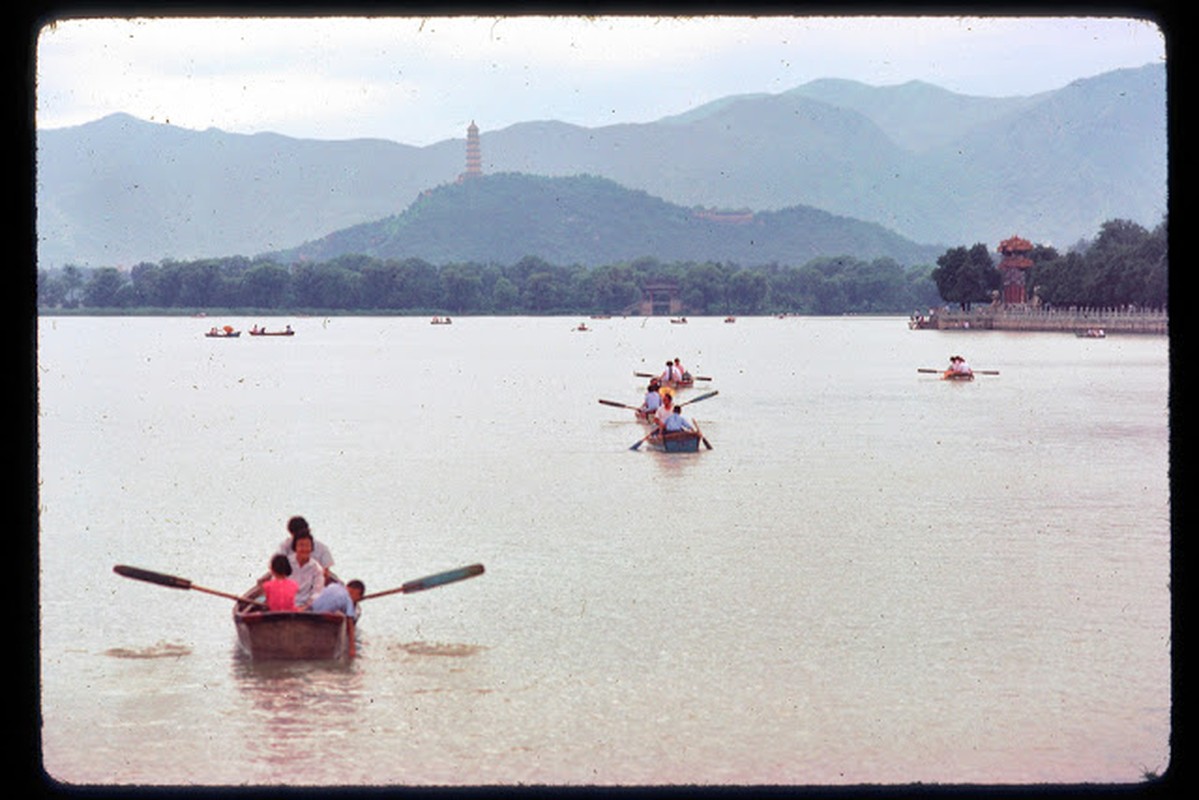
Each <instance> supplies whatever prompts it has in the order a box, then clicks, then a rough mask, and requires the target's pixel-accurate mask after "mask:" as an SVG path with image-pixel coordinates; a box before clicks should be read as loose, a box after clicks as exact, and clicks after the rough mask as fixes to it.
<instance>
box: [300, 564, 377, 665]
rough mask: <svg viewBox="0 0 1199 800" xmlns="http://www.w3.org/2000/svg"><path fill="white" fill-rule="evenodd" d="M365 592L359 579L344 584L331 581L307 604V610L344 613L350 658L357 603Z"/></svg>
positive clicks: (352, 647) (353, 651)
mask: <svg viewBox="0 0 1199 800" xmlns="http://www.w3.org/2000/svg"><path fill="white" fill-rule="evenodd" d="M364 594H366V586H365V585H364V584H363V583H362V581H359V580H353V581H350V582H348V583H346V584H345V585H344V586H343V585H342V584H340V583H331V584H329V585H328V586H326V587H325V588H324V589H322V590H321V593H320V594H318V595H317V596H316V599H315V600H313V601H312V604H311V605H310V606H309V608H308V610H309V611H315V612H319V613H326V614H344V615H345V618H346V641H347V642H348V643H349V654H350V658H353V657H354V655H355V651H356V650H357V648H356V646H355V636H354V625H355V624H356V623H357V621H358V603H359V602H360V601H361V600H362V596H363V595H364Z"/></svg>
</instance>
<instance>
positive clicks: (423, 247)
mask: <svg viewBox="0 0 1199 800" xmlns="http://www.w3.org/2000/svg"><path fill="white" fill-rule="evenodd" d="M941 252H943V249H940V248H936V247H931V246H928V245H918V244H916V243H914V242H911V241H909V240H906V239H904V238H902V237H900V236H898V235H897V234H895V233H893V232H891V231H888V230H886V229H885V228H883V227H882V226H880V225H876V224H873V223H867V222H862V221H860V220H854V219H848V218H845V217H837V216H834V215H832V214H829V213H827V212H824V211H819V210H817V209H813V208H805V207H796V208H790V209H785V210H781V211H772V212H760V213H756V214H754V213H741V214H737V213H718V212H712V211H709V210H705V209H698V208H684V207H682V206H678V205H674V204H672V203H667V202H666V201H664V200H661V199H659V198H656V197H652V196H650V195H648V194H646V193H645V192H640V191H634V190H630V189H626V188H624V187H622V186H620V185H619V184H617V183H615V182H613V181H610V180H608V179H606V178H597V177H593V176H576V177H561V178H547V177H542V176H533V175H527V174H523V173H503V174H499V175H485V176H482V177H479V178H474V179H471V180H465V181H462V182H460V183H454V184H450V185H445V186H441V187H438V188H436V189H433V190H431V191H429V192H426V193H424V194H423V195H422V196H421V197H420V198H418V199H417V201H416V202H415V203H413V204H412V205H411V206H410V207H409V208H408V209H407V210H406V211H404V212H403V213H402V214H399V215H394V216H391V217H388V218H386V219H383V220H379V221H377V222H371V223H364V224H362V225H355V226H352V227H350V228H346V229H344V230H340V231H337V232H335V233H332V234H330V235H328V236H326V237H323V238H321V239H319V240H316V241H313V242H308V243H306V244H304V245H301V246H300V247H297V248H293V249H290V250H286V251H283V252H280V253H274V254H272V255H274V256H275V257H277V258H278V259H280V260H283V261H286V262H290V261H328V260H331V259H333V258H336V257H337V256H341V255H346V254H351V253H352V254H365V255H369V256H373V257H375V258H380V259H387V258H395V259H403V258H408V257H416V258H421V259H424V260H426V261H429V262H431V263H449V262H468V261H473V262H477V263H499V264H514V263H516V262H517V261H519V260H520V259H522V258H524V257H525V256H530V255H532V256H538V257H540V258H542V259H544V260H546V261H547V262H549V263H551V264H559V265H572V264H580V265H583V266H598V265H602V264H614V263H618V262H622V261H631V260H634V259H637V258H640V257H642V256H650V257H654V258H657V259H659V260H661V261H665V262H676V261H680V262H682V261H695V262H703V261H722V262H731V263H736V264H740V265H741V266H755V265H761V264H767V263H771V262H776V263H779V264H786V265H794V266H800V265H803V264H805V263H807V262H809V261H811V260H812V259H814V258H817V257H819V256H838V255H846V256H852V257H855V258H858V259H861V260H873V259H875V258H883V257H891V258H894V259H895V260H896V261H897V262H898V263H900V264H903V265H913V264H918V263H925V264H931V263H933V262H934V261H935V260H936V258H937V256H938V255H940V254H941Z"/></svg>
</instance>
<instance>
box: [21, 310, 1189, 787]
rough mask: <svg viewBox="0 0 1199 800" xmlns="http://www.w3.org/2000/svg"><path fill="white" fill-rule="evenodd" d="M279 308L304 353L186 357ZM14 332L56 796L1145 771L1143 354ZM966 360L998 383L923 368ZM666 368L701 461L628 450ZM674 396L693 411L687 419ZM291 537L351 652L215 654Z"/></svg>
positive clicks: (773, 324)
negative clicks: (466, 575) (28, 346)
mask: <svg viewBox="0 0 1199 800" xmlns="http://www.w3.org/2000/svg"><path fill="white" fill-rule="evenodd" d="M264 321H265V322H267V323H268V324H269V327H271V328H272V329H275V328H279V327H282V326H283V325H284V324H287V323H290V324H291V325H292V326H293V327H294V328H295V329H296V331H297V334H296V336H294V337H292V338H261V337H256V338H251V337H249V336H247V335H243V336H242V337H241V338H240V339H230V340H211V339H206V338H204V337H203V335H202V334H203V332H204V331H205V330H207V329H208V328H209V327H210V326H211V325H213V324H217V325H220V324H224V323H226V322H228V323H230V324H233V325H235V326H236V327H238V328H240V329H242V330H245V329H247V328H248V327H249V326H250V325H252V324H253V323H256V322H257V323H261V322H264ZM579 321H580V320H578V319H573V318H571V319H567V318H549V319H546V318H539V319H527V318H506V319H505V318H486V319H474V318H455V321H454V324H453V325H445V326H433V325H429V324H428V320H425V319H391V318H330V319H323V318H315V317H313V318H292V319H270V320H259V319H228V320H225V319H220V320H218V319H207V320H196V319H178V318H174V319H123V318H121V319H86V318H43V319H40V320H39V325H38V332H39V349H38V365H37V369H38V378H39V384H40V385H39V398H38V401H39V406H40V408H39V425H40V432H39V437H40V464H39V470H40V474H39V479H40V491H41V494H40V514H41V529H40V556H41V572H40V593H41V596H40V612H41V618H40V622H41V641H40V648H41V670H42V673H41V680H42V697H41V709H42V717H43V723H44V724H43V730H42V756H43V766H44V769H45V770H46V772H47V773H48V775H49V776H50V777H51V778H53V779H55V780H57V781H61V782H65V783H71V784H103V785H113V784H150V785H204V786H208V785H229V784H234V785H243V784H289V785H318V786H319V785H345V784H354V785H368V784H369V785H432V784H448V785H453V786H461V785H495V784H500V785H510V784H517V783H524V784H552V785H579V784H599V785H614V784H620V785H646V784H680V783H681V784H788V785H846V784H860V783H884V784H887V783H908V782H913V781H921V782H928V783H937V782H940V783H965V782H969V783H1005V784H1027V783H1040V782H1050V783H1076V782H1100V783H1113V782H1114V783H1137V782H1140V781H1141V780H1143V776H1144V773H1145V772H1146V771H1151V772H1155V773H1158V774H1160V773H1162V772H1164V771H1165V770H1166V769H1167V768H1168V767H1169V763H1170V757H1171V754H1170V733H1171V717H1170V715H1171V702H1172V698H1171V684H1170V682H1171V654H1170V647H1171V642H1170V633H1171V628H1170V603H1171V589H1170V488H1169V480H1168V469H1169V458H1168V450H1169V425H1168V409H1167V398H1168V391H1169V365H1168V341H1167V340H1166V339H1165V338H1164V337H1121V336H1109V338H1107V339H1103V340H1087V339H1079V338H1076V337H1074V336H1070V335H1063V334H1049V333H1045V334H1038V333H1022V334H1007V333H1000V332H983V331H977V332H969V331H966V332H960V331H958V332H935V331H909V330H908V329H907V327H906V324H905V320H904V319H902V318H802V317H789V318H785V319H776V318H773V317H769V318H739V319H738V320H737V321H736V323H734V324H726V323H724V322H723V321H722V320H721V319H718V318H692V319H691V320H690V323H689V324H687V325H672V324H670V323H669V321H668V320H667V319H665V318H651V319H642V318H628V319H610V320H588V321H587V322H588V324H589V326H590V327H592V328H593V330H591V331H590V332H586V333H583V332H575V331H574V330H573V328H574V326H575V325H576V324H578V322H579ZM953 353H961V354H963V355H965V356H966V357H967V358H968V359H969V361H970V362H971V364H972V365H973V366H974V367H975V368H976V369H995V370H999V372H1000V374H999V375H998V376H988V377H980V378H979V379H977V380H975V381H974V382H972V383H968V384H957V383H950V382H947V381H941V380H938V379H936V378H935V377H930V376H928V375H922V374H919V373H918V372H917V371H916V370H917V368H919V367H941V366H943V365H944V364H945V363H946V361H947V359H948V357H949V355H951V354H953ZM674 356H679V357H680V358H682V360H683V363H684V364H685V365H686V366H687V367H688V368H689V369H690V370H691V371H692V372H694V373H695V374H697V375H704V376H710V377H711V378H712V380H711V382H700V383H699V384H698V385H697V388H696V389H694V390H691V392H690V396H692V397H695V396H698V395H699V394H701V393H702V392H703V391H704V390H705V389H708V390H710V389H718V390H719V392H720V393H719V395H718V396H716V397H713V398H710V399H708V400H704V401H702V402H698V403H696V404H695V405H693V406H691V407H689V408H688V409H686V413H687V415H688V416H691V417H694V418H695V419H696V420H697V421H698V422H699V424H700V425H701V426H702V429H703V431H704V433H705V435H706V436H707V438H708V440H709V442H710V443H711V444H712V449H711V450H701V451H700V452H699V453H696V454H669V455H668V454H663V453H657V452H652V451H649V450H647V449H646V448H641V449H640V450H637V451H631V450H630V449H629V448H630V446H631V445H632V444H633V443H634V442H636V441H637V440H638V439H640V438H641V437H642V436H643V434H644V432H645V429H644V428H643V427H642V426H641V425H640V424H638V423H637V422H635V421H634V420H633V419H632V413H631V412H628V411H625V410H623V409H620V408H614V407H611V406H607V405H602V404H599V403H598V402H597V400H599V399H601V398H602V399H608V400H613V401H616V402H622V403H628V404H630V405H635V404H636V403H638V402H639V400H640V396H641V394H642V390H643V387H644V381H643V380H641V379H639V378H636V377H634V375H633V373H634V372H635V371H641V372H656V371H658V370H659V369H660V367H661V364H662V363H663V362H664V361H665V360H666V358H668V357H674ZM686 396H687V395H686V394H684V396H683V399H686ZM293 514H302V515H304V516H305V517H307V518H308V520H309V522H310V523H311V524H312V527H313V530H314V533H315V535H316V537H317V538H318V539H320V540H322V541H324V542H326V543H327V544H328V545H329V547H330V548H331V550H332V551H333V555H334V558H335V560H336V567H335V569H336V570H337V571H338V573H339V574H340V575H341V576H342V577H343V578H347V579H348V578H352V577H358V578H361V579H363V580H364V581H365V582H366V585H367V589H368V592H369V591H381V590H384V589H389V588H394V587H397V586H399V585H400V584H402V583H404V582H405V581H407V580H410V579H413V578H417V577H421V576H423V575H427V574H430V573H433V572H439V571H441V570H445V569H450V568H453V567H457V566H462V565H465V564H470V563H475V562H481V563H483V564H484V565H485V566H486V568H487V572H486V574H484V575H482V576H480V577H477V578H475V579H473V580H470V581H465V582H462V583H457V584H453V585H450V586H445V587H441V588H438V589H435V590H432V591H428V592H423V593H420V594H414V595H402V594H397V595H391V596H388V597H382V598H376V599H373V600H368V601H366V602H364V604H363V619H362V622H361V626H360V636H359V657H358V658H357V659H356V660H355V661H353V663H351V664H349V665H342V666H330V665H322V664H311V663H309V664H283V665H278V664H275V665H270V664H260V663H252V662H250V661H248V660H247V659H245V658H244V657H243V656H241V655H240V654H239V653H238V651H237V647H236V636H235V632H234V629H233V624H232V622H231V619H230V610H231V609H230V605H231V604H230V603H229V602H227V601H226V600H224V599H222V598H220V597H216V596H213V595H210V594H206V593H203V592H199V591H195V590H193V591H179V590H174V589H169V588H164V587H161V586H157V585H154V584H148V583H143V582H138V581H132V580H128V579H125V578H122V577H119V576H117V575H114V574H113V572H112V567H113V565H114V564H130V565H134V566H138V567H143V568H146V569H150V570H156V571H160V572H166V573H170V574H173V575H178V576H181V577H184V578H187V579H189V580H191V581H193V582H194V584H195V585H197V586H201V587H205V588H210V589H214V590H217V591H222V592H230V593H237V592H240V591H242V590H244V589H245V588H247V587H248V586H249V585H250V584H251V583H252V581H253V579H254V578H255V577H256V576H258V575H260V574H261V573H262V572H263V571H264V570H265V567H266V564H267V560H268V556H269V554H270V552H271V551H272V550H273V549H274V547H275V546H276V545H277V544H278V543H279V542H280V541H281V540H282V539H283V538H284V536H285V530H284V525H285V523H286V520H287V518H288V517H289V516H291V515H293Z"/></svg>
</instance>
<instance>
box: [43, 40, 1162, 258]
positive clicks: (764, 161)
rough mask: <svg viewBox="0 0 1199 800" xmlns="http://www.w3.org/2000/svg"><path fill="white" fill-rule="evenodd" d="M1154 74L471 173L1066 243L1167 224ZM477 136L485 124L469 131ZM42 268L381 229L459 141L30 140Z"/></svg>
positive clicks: (159, 129) (774, 103)
mask: <svg viewBox="0 0 1199 800" xmlns="http://www.w3.org/2000/svg"><path fill="white" fill-rule="evenodd" d="M1165 78H1166V74H1165V67H1164V65H1162V64H1151V65H1147V66H1145V67H1142V68H1139V69H1128V70H1117V71H1114V72H1110V73H1106V74H1104V75H1100V76H1097V77H1094V78H1089V79H1085V80H1080V81H1075V82H1074V83H1071V84H1070V85H1068V86H1065V87H1063V88H1061V89H1058V90H1055V91H1052V92H1044V93H1041V94H1038V95H1034V96H1030V97H1013V98H980V97H966V96H962V95H957V94H954V93H952V92H947V91H945V90H943V89H939V88H938V87H935V86H931V85H929V84H925V83H920V82H911V83H906V84H903V85H900V86H892V87H871V86H866V85H864V84H860V83H854V82H852V81H841V80H820V81H814V82H812V83H808V84H805V85H803V86H799V87H796V88H794V89H792V90H790V91H787V92H784V93H782V94H776V95H771V94H747V95H738V96H732V97H727V98H722V99H720V100H718V101H715V102H713V103H708V104H705V105H703V106H700V107H697V108H695V109H692V110H691V111H688V112H686V113H684V114H679V115H676V116H672V117H667V118H665V119H662V120H659V121H657V122H652V123H645V124H636V125H629V124H626V125H610V126H603V127H599V128H582V127H579V126H574V125H569V124H566V123H562V122H556V121H552V120H548V121H530V122H524V123H519V124H516V125H512V126H510V127H508V128H505V129H502V130H497V131H487V130H484V131H483V133H482V136H481V143H482V152H483V165H484V170H485V172H487V173H489V174H498V173H526V174H528V175H540V176H547V177H568V176H578V175H593V176H598V177H603V178H607V179H609V180H611V181H614V182H616V183H617V184H620V185H621V186H623V187H625V188H627V189H630V190H638V191H641V192H644V193H646V194H648V195H650V196H653V197H655V198H660V199H661V200H662V201H664V202H666V203H670V204H676V205H678V206H682V207H692V206H705V207H719V208H727V209H753V210H755V211H757V212H759V218H761V214H763V213H767V212H775V211H781V210H783V209H789V208H795V207H808V208H815V209H821V210H823V211H825V212H827V213H829V214H832V215H836V216H840V217H847V218H853V219H858V220H862V221H864V222H870V223H875V224H878V225H881V226H883V227H885V228H887V229H888V230H890V231H893V232H895V233H896V234H898V235H899V236H900V237H902V238H904V239H908V240H911V241H915V242H921V243H925V244H932V245H938V246H953V245H959V244H965V245H969V244H973V243H975V242H980V241H981V242H985V243H987V244H988V245H993V244H996V243H998V241H1000V240H1001V239H1003V238H1006V237H1008V236H1011V235H1012V234H1019V235H1021V236H1023V237H1025V238H1028V239H1031V240H1033V241H1036V242H1039V243H1052V244H1056V245H1058V246H1067V245H1069V244H1072V243H1073V242H1075V241H1077V240H1078V239H1080V238H1084V237H1086V238H1089V237H1093V236H1094V235H1095V234H1096V233H1097V231H1098V228H1099V225H1100V224H1102V223H1103V222H1104V221H1106V220H1108V219H1112V218H1116V217H1119V218H1124V219H1130V220H1133V221H1135V222H1139V223H1141V224H1143V225H1145V226H1147V227H1150V226H1153V225H1155V224H1156V223H1157V222H1158V221H1160V219H1161V217H1162V215H1163V214H1164V213H1165V211H1166V188H1167V186H1166V180H1167V172H1166V170H1167V166H1166V165H1167V140H1166V113H1167V112H1166V91H1165ZM484 128H485V126H484ZM37 145H38V156H37V165H38V176H37V181H38V182H37V203H38V237H39V249H38V253H39V261H40V262H41V263H42V264H43V265H45V266H58V265H62V264H63V263H67V262H72V263H77V264H83V265H87V264H91V265H113V264H115V265H121V264H124V265H131V264H134V263H137V262H138V261H152V262H157V261H160V260H162V259H165V258H176V259H190V258H200V257H205V256H218V255H247V256H250V255H256V254H258V253H262V252H266V251H279V250H285V249H287V248H292V247H296V246H297V245H298V244H299V243H302V242H307V241H311V240H315V239H319V238H320V237H323V236H326V235H328V234H331V233H333V232H335V231H339V230H342V229H345V228H351V227H354V226H357V225H361V224H364V223H371V222H373V221H377V220H381V219H385V218H390V217H397V218H398V216H399V215H401V212H403V211H404V210H405V209H406V208H408V207H409V205H410V204H411V203H413V201H414V200H416V198H417V197H418V196H419V195H420V194H421V192H424V191H426V190H429V189H431V188H434V187H438V186H442V185H445V184H448V183H452V182H453V181H454V180H455V179H456V177H457V176H458V174H459V173H460V172H461V171H462V170H463V168H464V165H465V158H464V151H465V145H464V140H463V139H451V140H447V141H444V142H440V143H437V144H435V145H430V146H428V147H411V146H408V145H402V144H397V143H394V142H387V141H382V140H367V139H363V140H351V141H339V142H322V141H311V140H300V139H292V138H288V137H284V136H279V135H276V134H257V135H254V136H243V135H237V134H229V133H224V132H222V131H219V130H215V129H209V130H207V131H189V130H183V129H179V128H176V127H172V126H170V125H160V124H152V123H147V122H143V121H140V120H137V119H135V118H133V117H130V116H127V115H114V116H111V117H107V118H105V119H102V120H98V121H96V122H93V123H89V124H86V125H81V126H77V127H72V128H63V129H58V130H43V131H39V132H38V133H37Z"/></svg>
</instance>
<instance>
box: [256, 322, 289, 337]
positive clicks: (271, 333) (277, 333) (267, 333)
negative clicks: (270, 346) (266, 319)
mask: <svg viewBox="0 0 1199 800" xmlns="http://www.w3.org/2000/svg"><path fill="white" fill-rule="evenodd" d="M250 335H251V336H295V335H296V332H295V331H293V330H292V329H291V326H290V325H288V326H287V327H286V328H284V329H283V330H281V331H268V330H267V329H266V328H259V327H258V326H257V325H255V326H254V327H253V328H250Z"/></svg>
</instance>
